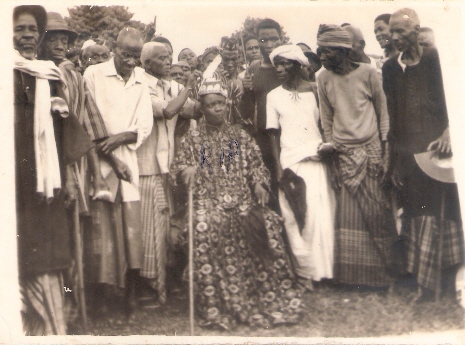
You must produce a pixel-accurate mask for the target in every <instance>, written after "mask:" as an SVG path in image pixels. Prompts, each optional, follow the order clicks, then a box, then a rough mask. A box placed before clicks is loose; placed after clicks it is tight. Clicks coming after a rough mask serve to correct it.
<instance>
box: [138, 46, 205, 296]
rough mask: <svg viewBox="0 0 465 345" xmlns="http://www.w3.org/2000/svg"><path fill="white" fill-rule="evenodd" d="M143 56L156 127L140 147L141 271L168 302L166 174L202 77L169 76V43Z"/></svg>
mask: <svg viewBox="0 0 465 345" xmlns="http://www.w3.org/2000/svg"><path fill="white" fill-rule="evenodd" d="M140 59H141V63H142V66H143V68H144V69H145V78H146V79H147V82H148V86H149V90H150V98H151V101H152V111H153V119H154V125H153V128H152V131H151V132H150V134H149V136H148V137H147V140H146V141H145V142H144V143H143V144H142V145H141V146H140V147H139V148H138V150H137V157H138V162H139V176H140V177H139V179H140V187H139V188H140V193H141V206H142V214H141V216H142V218H141V219H142V221H141V223H142V231H143V240H144V261H143V266H142V269H141V276H142V277H145V278H147V280H148V283H149V285H150V286H151V287H152V288H153V289H154V290H156V291H157V293H158V300H159V301H160V303H165V301H166V289H165V278H166V263H167V247H166V246H167V242H166V240H167V236H168V226H169V216H170V214H171V213H172V212H171V211H173V210H172V208H173V205H172V202H173V201H172V196H171V193H170V190H169V188H168V185H167V181H166V177H167V174H168V172H169V169H170V165H171V163H172V161H173V159H174V156H175V137H174V131H175V126H176V122H177V120H178V118H179V117H184V118H192V117H193V116H194V111H195V107H196V102H195V101H193V100H190V99H189V98H188V97H189V94H190V92H191V90H192V89H193V88H194V86H195V84H196V79H195V77H194V74H191V76H190V77H189V79H188V81H187V86H186V87H183V86H182V85H180V84H178V83H177V82H175V81H174V80H167V79H166V78H167V76H168V75H169V71H170V65H171V63H170V55H169V51H168V49H167V48H166V46H165V45H164V44H163V43H160V42H148V43H145V44H144V46H143V48H142V52H141V58H140Z"/></svg>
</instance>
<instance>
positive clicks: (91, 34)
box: [65, 5, 153, 51]
mask: <svg viewBox="0 0 465 345" xmlns="http://www.w3.org/2000/svg"><path fill="white" fill-rule="evenodd" d="M68 11H69V17H65V20H66V22H67V23H68V26H69V28H70V29H71V30H74V31H76V32H78V33H79V37H78V39H77V40H76V42H75V47H74V49H75V50H76V51H79V50H80V48H81V46H82V44H83V43H84V41H86V40H88V39H93V40H99V41H100V42H101V43H105V45H106V46H107V47H109V48H110V49H111V48H112V46H113V43H114V42H115V40H116V37H117V36H118V33H119V32H120V31H121V29H123V28H124V27H125V26H130V27H133V28H135V29H138V30H139V31H140V32H142V34H143V35H146V36H150V37H151V35H153V31H152V28H153V23H150V24H144V23H141V22H140V21H137V20H131V18H132V17H133V15H134V13H131V12H129V11H128V8H127V7H126V6H89V5H83V6H75V7H72V8H68ZM149 31H151V33H150V32H149Z"/></svg>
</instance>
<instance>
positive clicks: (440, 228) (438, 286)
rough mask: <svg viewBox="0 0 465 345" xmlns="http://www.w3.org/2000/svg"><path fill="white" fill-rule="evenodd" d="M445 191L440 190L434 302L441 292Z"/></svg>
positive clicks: (437, 299)
mask: <svg viewBox="0 0 465 345" xmlns="http://www.w3.org/2000/svg"><path fill="white" fill-rule="evenodd" d="M445 199H446V197H445V190H444V188H441V206H440V207H441V209H440V211H439V226H438V231H439V241H438V246H439V248H438V280H437V282H436V291H435V296H434V297H435V300H436V302H438V301H439V293H440V291H441V277H442V274H441V270H442V242H443V235H444V208H445V202H446V200H445Z"/></svg>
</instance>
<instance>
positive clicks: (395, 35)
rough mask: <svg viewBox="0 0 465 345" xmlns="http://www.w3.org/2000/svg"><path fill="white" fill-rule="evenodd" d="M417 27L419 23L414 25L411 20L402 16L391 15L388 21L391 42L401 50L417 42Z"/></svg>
mask: <svg viewBox="0 0 465 345" xmlns="http://www.w3.org/2000/svg"><path fill="white" fill-rule="evenodd" d="M419 29H420V27H419V25H417V26H415V25H414V24H413V23H412V21H411V20H408V19H405V18H404V17H403V16H392V17H391V20H390V21H389V31H390V32H391V36H392V42H393V43H394V45H395V46H396V48H397V50H399V51H401V52H403V51H406V50H408V49H409V48H411V47H413V46H415V45H416V44H417V42H418V33H419Z"/></svg>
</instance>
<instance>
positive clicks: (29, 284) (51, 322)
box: [19, 272, 66, 335]
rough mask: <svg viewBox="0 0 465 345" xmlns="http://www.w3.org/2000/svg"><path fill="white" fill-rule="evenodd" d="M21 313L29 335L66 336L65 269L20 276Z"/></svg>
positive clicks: (26, 332)
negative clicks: (63, 272) (62, 272)
mask: <svg viewBox="0 0 465 345" xmlns="http://www.w3.org/2000/svg"><path fill="white" fill-rule="evenodd" d="M19 286H20V294H21V302H22V306H21V315H22V320H23V327H24V332H25V334H26V335H66V322H65V316H64V290H63V287H64V283H63V276H62V274H61V272H51V273H44V274H39V275H35V276H33V277H28V278H22V279H20V284H19Z"/></svg>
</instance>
